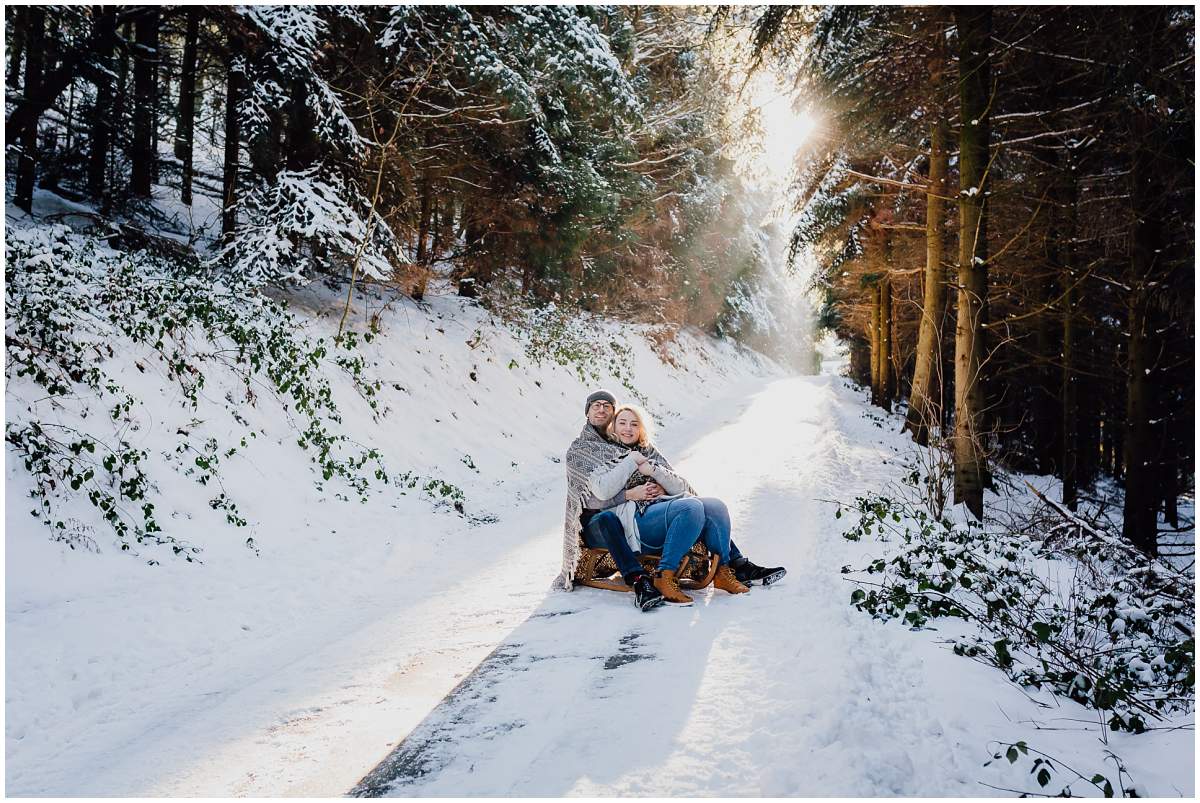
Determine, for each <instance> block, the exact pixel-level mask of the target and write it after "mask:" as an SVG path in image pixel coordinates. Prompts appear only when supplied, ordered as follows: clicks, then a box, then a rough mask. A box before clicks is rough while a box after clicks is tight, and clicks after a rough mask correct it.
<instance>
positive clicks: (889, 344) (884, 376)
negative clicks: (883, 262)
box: [879, 251, 896, 413]
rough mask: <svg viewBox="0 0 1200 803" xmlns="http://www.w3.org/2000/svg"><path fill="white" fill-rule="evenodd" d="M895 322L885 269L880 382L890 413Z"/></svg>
mask: <svg viewBox="0 0 1200 803" xmlns="http://www.w3.org/2000/svg"><path fill="white" fill-rule="evenodd" d="M885 253H887V252H886V251H885ZM894 323H895V322H894V320H893V316H892V279H891V276H890V275H889V274H888V273H887V271H886V270H885V271H884V274H883V276H881V277H880V279H879V384H880V395H881V401H882V406H883V409H884V410H887V411H888V412H889V413H890V412H891V411H892V401H893V400H894V399H895V398H896V371H895V365H894V363H895V360H894V359H893V354H892V352H893V351H894V350H895V338H894V337H893V329H894Z"/></svg>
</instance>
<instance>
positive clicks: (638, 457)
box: [630, 451, 650, 468]
mask: <svg viewBox="0 0 1200 803" xmlns="http://www.w3.org/2000/svg"><path fill="white" fill-rule="evenodd" d="M630 454H632V455H633V462H635V463H637V464H638V467H639V468H640V467H641V466H644V465H646V463H647V462H649V461H650V458H649V457H646V455H644V454H642V453H641V452H638V451H633V452H630Z"/></svg>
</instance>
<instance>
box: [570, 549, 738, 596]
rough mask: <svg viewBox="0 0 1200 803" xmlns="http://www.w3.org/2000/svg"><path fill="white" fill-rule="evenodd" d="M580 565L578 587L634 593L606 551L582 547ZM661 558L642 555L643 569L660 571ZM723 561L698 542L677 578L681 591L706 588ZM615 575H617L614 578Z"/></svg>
mask: <svg viewBox="0 0 1200 803" xmlns="http://www.w3.org/2000/svg"><path fill="white" fill-rule="evenodd" d="M580 550H581V551H580V553H579V563H578V564H576V566H575V584H576V585H581V586H588V587H590V588H606V589H608V590H609V591H632V590H633V589H632V588H630V587H629V586H627V585H625V581H624V580H623V579H621V575H620V573H619V572H618V571H617V564H616V562H615V561H614V560H613V558H612V555H610V554H609V553H608V550H607V549H594V548H592V547H588V546H584V545H582V544H580ZM658 557H659V556H658V555H642V556H641V561H642V568H643V569H645V570H646V572H647V573H649V574H653V573H654V570H655V569H656V568H658ZM720 562H721V559H720V557H719V556H718V555H715V554H713V553H710V552H709V551H708V550H707V549H705V547H704V544H702V543H700V542H698V541H697V542H696V543H695V544H693V545H692V548H691V549H690V550H688V552H687V553H686V554H685V555H684V556H683V562H682V563H680V564H679V571H678V572H677V573H676V577H677V579H678V581H679V587H680V588H686V589H689V590H696V589H701V588H707V587H708V586H709V585H711V584H712V581H713V578H714V577H716V576H717V566H718V565H719V564H720ZM613 575H616V577H615V578H614V577H613Z"/></svg>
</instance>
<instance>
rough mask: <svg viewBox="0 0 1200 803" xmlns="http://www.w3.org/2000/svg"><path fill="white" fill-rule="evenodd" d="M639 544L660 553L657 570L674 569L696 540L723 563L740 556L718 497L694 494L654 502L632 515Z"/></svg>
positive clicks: (727, 510) (727, 518)
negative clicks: (636, 528) (641, 512)
mask: <svg viewBox="0 0 1200 803" xmlns="http://www.w3.org/2000/svg"><path fill="white" fill-rule="evenodd" d="M635 518H636V521H637V526H638V534H639V535H640V536H641V541H642V547H643V548H644V549H645V550H647V551H648V552H661V553H662V557H661V558H660V559H659V562H658V568H659V571H664V570H669V571H676V570H677V569H679V564H680V563H681V562H682V561H683V556H684V554H685V553H686V552H687V551H688V550H689V549H691V548H692V545H693V544H695V543H696V541H698V540H701V539H702V540H703V542H704V545H705V546H706V547H708V549H709V550H710V551H712V552H714V553H716V554H717V556H718V557H720V559H721V563H722V564H728V563H729V561H730V560H734V559H737V558H740V557H741V552H737V551H735V547H734V546H733V542H732V541H731V540H730V537H729V533H730V530H731V529H732V524H731V523H730V521H729V509H728V508H727V507H725V503H724V502H722V501H721V500H720V499H713V498H711V497H702V498H697V497H694V496H690V497H685V498H683V499H670V500H668V501H665V502H657V503H655V504H653V505H650V507H648V508H646V512H645V513H644V514H639V515H638V516H636V517H635Z"/></svg>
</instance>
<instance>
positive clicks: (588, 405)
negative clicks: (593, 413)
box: [583, 390, 617, 415]
mask: <svg viewBox="0 0 1200 803" xmlns="http://www.w3.org/2000/svg"><path fill="white" fill-rule="evenodd" d="M597 401H606V402H608V403H609V404H611V405H612V406H613V407H616V406H617V397H616V396H614V395H612V394H611V393H609V392H608V391H607V390H597V391H595V392H594V393H592V394H590V395H589V396H588V397H587V401H586V402H584V403H583V414H584V415H587V414H588V410H591V409H592V402H597Z"/></svg>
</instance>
